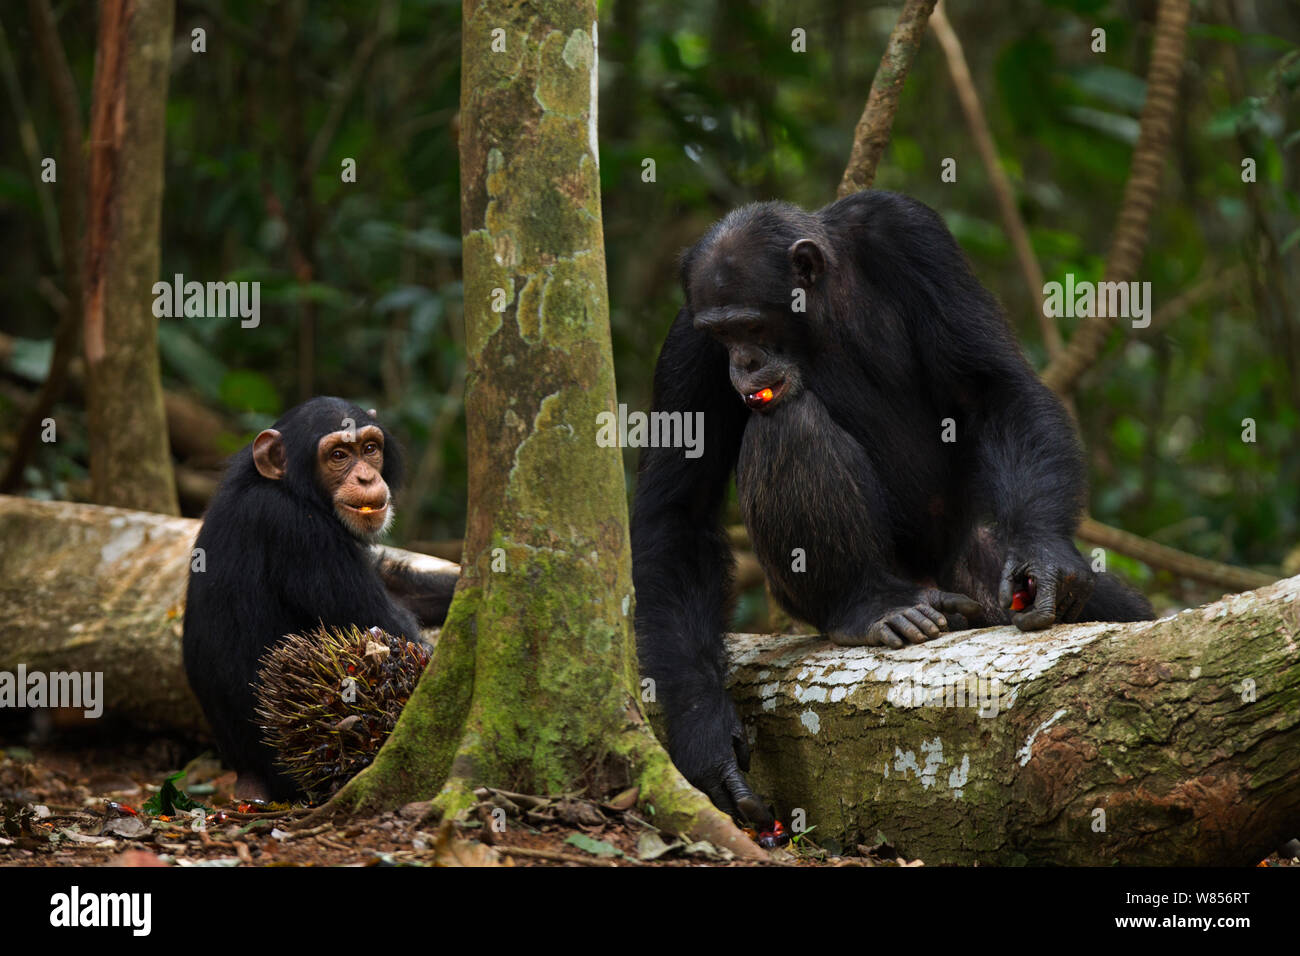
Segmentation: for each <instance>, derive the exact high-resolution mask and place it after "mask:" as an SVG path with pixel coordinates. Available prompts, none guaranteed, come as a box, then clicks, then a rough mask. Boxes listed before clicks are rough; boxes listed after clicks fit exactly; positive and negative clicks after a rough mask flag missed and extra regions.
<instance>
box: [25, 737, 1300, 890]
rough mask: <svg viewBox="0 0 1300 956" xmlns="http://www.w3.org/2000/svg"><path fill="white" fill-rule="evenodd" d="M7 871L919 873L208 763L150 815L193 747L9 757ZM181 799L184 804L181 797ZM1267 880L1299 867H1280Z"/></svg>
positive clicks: (72, 745) (890, 857)
mask: <svg viewBox="0 0 1300 956" xmlns="http://www.w3.org/2000/svg"><path fill="white" fill-rule="evenodd" d="M0 748H3V749H0V866H7V867H22V866H182V867H183V866H753V865H759V866H763V865H768V866H814V867H826V866H920V865H922V861H920V860H903V859H901V858H899V857H897V856H896V855H895V853H894V851H893V849H892V848H890V847H888V846H877V847H865V846H862V847H857V848H853V849H851V850H850V851H848V852H847V853H846V854H845V855H842V856H836V855H833V854H830V853H828V852H826V851H825V850H823V849H822V848H820V847H818V846H817V845H816V843H815V839H814V838H815V834H810V835H808V836H806V837H804V838H802V839H797V840H795V841H794V842H793V843H791V844H790V845H787V846H785V847H781V848H778V849H775V850H773V851H771V852H770V854H769V862H767V863H766V864H764V863H758V864H754V863H750V862H741V861H736V860H729V859H726V858H725V855H724V854H720V853H719V851H718V850H717V849H716V848H714V847H712V846H710V845H709V844H693V845H689V846H688V845H685V844H684V843H682V841H679V840H674V839H673V838H671V837H668V836H666V835H663V834H660V833H659V832H658V831H657V830H656V829H655V828H654V827H653V826H652V825H651V824H650V823H649V822H647V821H646V820H644V819H643V818H642V816H640V815H639V814H638V812H637V811H635V810H630V811H624V810H620V809H617V808H615V807H612V806H610V805H609V804H598V803H596V802H593V801H589V800H584V799H578V798H560V799H545V798H538V797H531V796H527V795H522V794H506V793H501V792H493V793H491V794H486V795H485V799H484V802H483V803H482V804H481V805H480V807H479V808H478V811H477V813H476V814H474V816H475V817H476V819H471V820H470V821H469V822H468V823H463V824H457V825H454V826H453V825H452V824H443V825H439V824H438V823H437V822H435V821H431V820H430V819H429V818H428V816H427V811H428V806H427V805H426V804H418V803H417V804H410V805H408V806H406V807H403V808H401V809H400V810H397V811H393V812H389V813H384V814H382V815H380V816H377V817H372V818H367V819H363V820H358V821H350V822H347V823H343V824H335V823H331V822H317V821H316V820H313V819H310V817H311V813H312V809H311V808H309V807H287V806H283V805H280V806H273V807H271V808H268V809H266V810H265V811H264V812H263V811H262V810H261V809H260V808H255V807H250V806H248V805H246V804H239V803H237V802H236V801H235V800H234V799H233V797H232V795H231V788H232V787H233V785H234V774H233V773H228V772H225V771H224V770H223V769H222V768H221V767H220V766H219V765H218V764H217V763H216V762H215V761H213V760H212V759H211V758H210V757H206V756H205V757H202V758H199V759H197V760H193V761H191V762H190V763H189V764H188V765H187V766H185V767H184V769H185V771H186V776H185V778H184V779H183V780H182V781H178V782H179V783H180V785H181V786H182V787H183V788H184V789H185V790H186V792H187V795H188V796H189V797H191V798H192V799H194V800H195V801H197V802H198V803H200V804H202V807H195V808H192V809H190V810H188V812H186V811H177V810H175V809H174V808H173V812H171V813H162V814H159V815H151V814H149V813H148V812H147V811H146V807H145V805H146V802H147V801H149V800H150V798H152V797H155V796H156V795H157V794H158V792H159V790H160V789H163V788H164V787H165V785H166V781H167V780H168V778H169V777H171V776H172V775H173V774H175V773H176V772H177V769H178V768H179V767H181V766H183V764H182V761H183V759H184V757H185V755H186V753H187V752H191V751H192V749H193V748H192V747H183V746H182V745H180V744H178V743H174V742H170V741H167V740H153V741H143V740H140V739H138V738H137V737H132V736H124V737H123V738H122V739H121V740H119V741H115V742H114V744H113V746H106V745H105V742H104V741H103V740H102V739H99V740H95V741H93V742H92V741H85V740H81V741H78V740H76V739H72V740H69V739H54V740H50V741H47V742H45V743H35V744H31V745H21V746H18V745H14V746H4V745H3V744H0ZM180 799H182V800H183V799H184V797H181V798H180ZM1259 865H1261V866H1288V865H1300V860H1282V859H1280V858H1279V857H1277V856H1276V855H1274V856H1272V857H1269V858H1268V859H1267V860H1265V861H1262V862H1261V863H1260V864H1259Z"/></svg>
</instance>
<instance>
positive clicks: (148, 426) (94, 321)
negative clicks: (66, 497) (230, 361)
mask: <svg viewBox="0 0 1300 956" xmlns="http://www.w3.org/2000/svg"><path fill="white" fill-rule="evenodd" d="M172 13H173V11H172V0H122V2H114V3H104V4H101V6H100V12H99V17H100V20H99V39H98V46H97V48H96V52H95V83H94V98H93V103H92V106H91V121H90V197H89V204H88V216H89V221H88V226H89V228H88V232H87V237H86V287H85V318H84V329H83V332H84V337H85V349H86V411H87V432H88V438H89V443H90V479H91V494H92V496H93V497H94V500H95V501H96V502H98V503H100V504H106V505H117V506H119V507H123V508H139V509H142V510H145V511H156V512H160V513H162V514H179V513H180V507H179V505H178V504H177V500H176V481H175V478H174V477H173V474H172V462H171V453H170V451H169V450H168V447H167V419H166V417H165V415H164V414H163V396H162V382H161V379H160V377H159V364H158V319H157V318H156V317H155V316H154V314H153V284H154V282H156V281H157V279H158V264H159V249H158V242H159V234H160V228H161V222H162V192H163V150H164V146H165V143H166V121H165V120H166V108H167V78H168V77H167V73H168V68H169V66H170V63H171V43H172Z"/></svg>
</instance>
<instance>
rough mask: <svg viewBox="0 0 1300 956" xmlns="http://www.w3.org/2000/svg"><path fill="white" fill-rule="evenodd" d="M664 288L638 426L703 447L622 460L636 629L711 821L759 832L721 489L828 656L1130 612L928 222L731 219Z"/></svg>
mask: <svg viewBox="0 0 1300 956" xmlns="http://www.w3.org/2000/svg"><path fill="white" fill-rule="evenodd" d="M682 285H683V286H684V288H685V292H686V305H685V307H684V308H683V309H682V310H681V312H680V313H678V316H677V319H676V321H675V322H674V323H673V326H672V328H671V330H670V331H669V333H668V338H667V341H666V342H665V343H664V347H663V351H662V353H661V354H660V356H659V363H658V366H657V368H656V370H655V397H654V407H655V410H656V411H665V412H703V413H704V448H703V453H702V454H701V455H699V457H687V456H686V455H684V454H683V450H682V449H671V448H647V449H646V450H645V451H644V452H643V454H642V458H641V466H640V478H639V482H638V487H637V494H636V504H635V508H634V516H633V523H632V553H633V571H634V578H635V584H636V595H637V620H636V627H637V636H638V647H639V650H640V657H641V665H642V670H643V672H644V673H645V674H646V676H648V677H651V678H653V679H654V681H655V684H656V688H657V694H658V699H659V701H660V702H661V703H662V705H663V707H664V711H665V715H666V717H667V722H668V731H669V749H670V752H671V753H672V755H673V759H674V760H675V761H676V763H677V766H678V767H679V768H680V769H681V770H682V772H683V773H684V774H685V775H686V777H687V778H688V779H690V780H691V781H692V782H693V783H695V784H696V785H697V786H699V787H700V788H701V789H703V790H704V791H705V792H706V793H707V794H708V795H709V796H710V797H711V798H712V799H713V801H714V802H715V803H717V804H718V806H720V807H721V808H723V809H724V810H728V811H730V812H733V813H736V812H739V813H740V814H741V815H744V816H747V817H749V818H750V819H751V820H753V821H754V822H759V823H761V822H764V820H765V818H766V815H767V810H766V809H765V808H764V807H763V806H762V805H761V803H760V802H759V801H758V800H756V799H755V798H754V795H753V793H752V792H751V791H750V789H749V787H748V785H747V784H746V782H745V778H744V776H743V775H742V770H744V769H747V764H748V746H747V744H746V741H745V736H744V732H743V730H742V728H741V726H740V722H739V719H738V718H737V714H736V710H735V707H734V705H733V704H732V702H731V700H730V699H729V698H728V696H727V694H726V690H725V687H724V678H725V672H726V661H725V659H724V652H723V644H722V638H721V634H722V631H723V629H724V627H725V626H726V624H727V606H726V605H727V598H726V595H727V593H728V591H729V579H730V574H731V566H732V558H731V553H730V549H729V547H728V544H727V539H726V537H725V535H724V533H723V530H722V528H721V527H720V513H721V508H722V505H723V501H724V497H725V495H726V491H727V487H728V482H729V479H730V477H731V474H732V472H733V471H734V472H735V475H736V488H737V492H738V495H739V500H740V506H741V510H742V513H743V515H744V519H745V524H746V526H747V527H748V529H749V535H750V540H751V541H752V543H753V547H754V552H755V554H756V555H757V557H758V560H759V562H760V563H761V565H762V567H763V570H764V572H765V573H766V576H767V579H768V582H769V584H770V587H771V589H772V593H773V595H775V597H776V598H777V600H778V601H779V602H780V603H781V605H782V606H783V607H785V608H786V609H787V610H788V611H789V612H790V613H791V614H793V615H794V616H796V617H797V618H799V619H801V620H804V621H807V622H808V623H810V624H812V625H814V626H816V627H817V628H819V629H820V630H822V631H823V632H824V633H825V634H826V635H827V636H828V637H830V638H831V640H833V641H835V642H836V643H839V644H850V645H861V644H866V645H874V646H883V647H895V648H896V647H902V646H904V644H905V643H907V642H911V643H919V642H921V641H927V640H930V639H932V638H935V637H938V636H939V635H940V634H941V633H943V632H944V631H949V630H957V629H960V628H965V627H968V626H970V625H972V624H978V623H987V624H997V623H1006V622H1008V621H1009V622H1010V623H1012V624H1015V625H1016V626H1017V627H1019V628H1021V629H1022V630H1032V629H1037V628H1044V627H1049V626H1050V625H1052V624H1053V623H1055V622H1057V621H1080V620H1084V621H1086V620H1114V621H1129V620H1142V619H1147V618H1149V617H1151V608H1150V605H1149V604H1148V603H1147V601H1146V599H1145V598H1143V597H1142V596H1141V595H1139V594H1137V593H1136V592H1134V591H1132V590H1130V589H1129V588H1128V587H1127V586H1126V585H1124V584H1122V583H1121V582H1120V581H1119V580H1118V579H1116V578H1114V577H1112V576H1111V575H1108V574H1094V573H1093V571H1092V569H1091V568H1090V567H1089V565H1088V563H1087V562H1086V561H1085V560H1084V559H1083V557H1082V556H1081V555H1080V554H1079V552H1078V551H1077V550H1076V549H1075V546H1074V540H1073V537H1074V531H1075V528H1076V526H1077V524H1078V520H1079V516H1080V513H1081V512H1082V509H1083V506H1084V496H1085V484H1084V466H1083V459H1082V454H1081V451H1080V448H1079V442H1078V439H1077V438H1076V436H1075V432H1074V428H1073V426H1072V423H1071V421H1070V418H1069V416H1068V414H1067V413H1066V411H1065V408H1064V407H1063V406H1062V404H1061V402H1060V401H1059V400H1058V399H1057V398H1056V396H1055V395H1053V394H1052V393H1051V391H1049V390H1048V389H1047V388H1046V387H1045V386H1044V385H1043V384H1042V383H1041V382H1040V381H1039V379H1038V377H1037V376H1036V375H1035V374H1034V372H1033V370H1032V369H1031V368H1030V366H1029V364H1028V362H1026V360H1025V358H1024V356H1023V355H1022V354H1021V352H1020V350H1019V347H1018V346H1017V344H1016V342H1015V340H1014V338H1013V337H1012V335H1011V332H1010V329H1009V328H1008V326H1007V324H1006V321H1005V319H1004V317H1003V316H1002V314H1001V312H1000V310H999V308H998V306H997V303H996V302H995V301H994V299H993V297H992V295H990V294H989V292H988V291H987V290H985V289H984V288H983V286H981V285H980V283H979V281H978V280H977V279H976V278H975V276H974V275H973V274H972V273H971V270H970V267H969V265H968V264H967V262H966V260H965V258H964V256H963V255H962V253H961V251H960V249H959V248H958V246H957V243H956V241H955V240H954V239H953V238H952V236H951V234H950V233H949V232H948V230H947V229H946V228H945V227H944V225H943V222H942V221H941V220H940V219H939V217H938V216H937V215H936V214H935V213H934V212H933V211H932V210H930V209H929V208H927V207H926V206H924V205H922V204H921V203H919V202H916V201H914V200H910V199H907V198H905V197H903V196H899V195H895V194H892V193H887V192H864V193H858V194H857V195H853V196H849V197H847V198H845V199H842V200H840V201H838V202H836V203H833V204H831V205H829V206H827V207H825V208H824V209H821V210H819V211H818V212H815V213H808V212H805V211H803V210H801V209H799V208H797V207H795V206H791V205H789V204H786V203H763V204H758V205H751V206H746V207H744V208H741V209H737V210H735V211H734V212H732V213H731V214H730V215H728V216H727V217H726V218H724V219H723V220H722V221H721V222H719V223H717V224H716V225H715V226H714V227H713V228H712V229H710V230H709V232H708V234H707V235H705V236H704V238H703V239H701V240H700V242H699V243H698V244H697V245H696V246H695V247H694V248H692V249H691V250H689V251H688V252H687V253H686V255H685V256H684V258H683V261H682Z"/></svg>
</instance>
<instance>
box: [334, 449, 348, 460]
mask: <svg viewBox="0 0 1300 956" xmlns="http://www.w3.org/2000/svg"><path fill="white" fill-rule="evenodd" d="M330 458H331V459H332V460H334V461H347V458H348V453H347V452H346V451H344V450H343V449H342V448H335V449H334V450H333V451H332V452H330Z"/></svg>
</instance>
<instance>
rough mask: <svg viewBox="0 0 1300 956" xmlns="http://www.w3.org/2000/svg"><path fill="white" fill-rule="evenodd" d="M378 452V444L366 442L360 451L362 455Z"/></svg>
mask: <svg viewBox="0 0 1300 956" xmlns="http://www.w3.org/2000/svg"><path fill="white" fill-rule="evenodd" d="M378 451H379V442H375V441H368V442H366V445H365V447H364V448H362V449H361V453H362V454H363V455H373V454H376V453H377V452H378Z"/></svg>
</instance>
